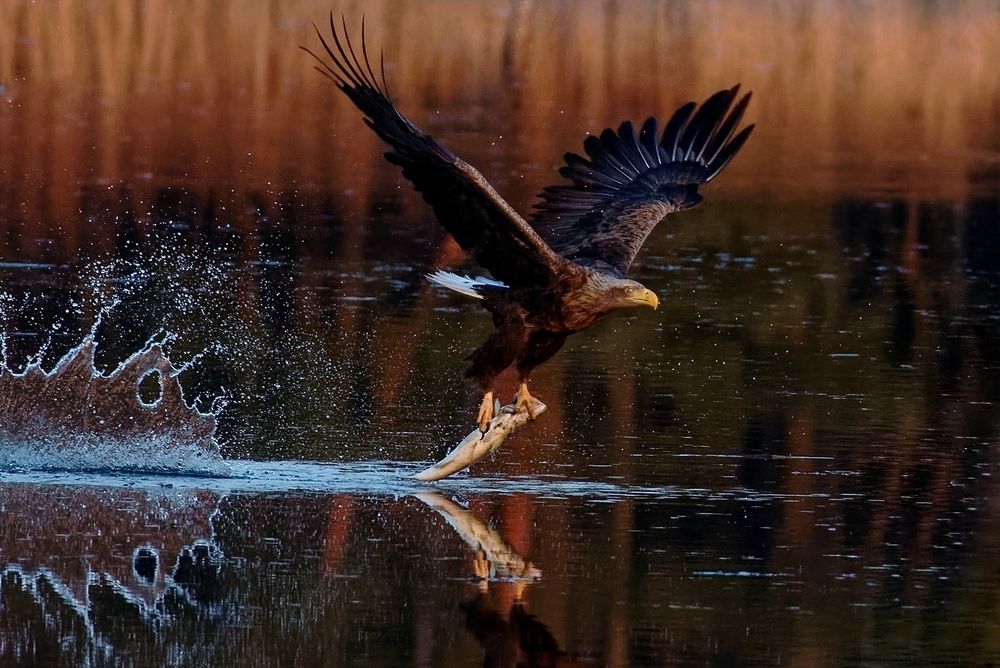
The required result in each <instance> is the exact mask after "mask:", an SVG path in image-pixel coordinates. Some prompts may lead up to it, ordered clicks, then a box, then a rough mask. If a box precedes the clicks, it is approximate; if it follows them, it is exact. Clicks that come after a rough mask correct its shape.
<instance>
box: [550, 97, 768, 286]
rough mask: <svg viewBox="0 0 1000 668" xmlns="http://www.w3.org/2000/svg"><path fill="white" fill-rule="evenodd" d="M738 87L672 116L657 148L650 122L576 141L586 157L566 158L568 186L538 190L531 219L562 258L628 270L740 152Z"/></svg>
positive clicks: (691, 104) (742, 133) (743, 104)
mask: <svg viewBox="0 0 1000 668" xmlns="http://www.w3.org/2000/svg"><path fill="white" fill-rule="evenodd" d="M738 93H739V86H734V87H733V88H730V89H728V90H722V91H719V92H717V93H715V94H714V95H712V96H711V97H709V98H708V99H707V100H705V102H704V103H702V105H701V106H700V107H699V106H698V105H697V104H695V103H694V102H688V103H687V104H685V105H683V106H681V107H680V108H679V109H677V111H675V112H674V114H673V116H671V118H670V120H669V121H668V122H667V125H666V127H665V128H664V130H663V136H662V138H661V139H660V140H659V142H657V139H656V126H657V122H656V119H655V118H649V119H647V120H646V122H645V123H643V124H642V129H641V130H640V131H639V135H638V136H636V133H635V128H634V126H633V125H632V123H631V122H628V121H626V122H625V123H622V124H621V126H620V127H619V128H618V132H617V133H615V132H614V131H613V130H611V129H610V128H608V129H606V130H604V131H603V132H601V134H600V135H597V136H594V135H591V136H588V137H587V138H586V140H584V142H583V149H584V152H585V153H586V154H587V158H584V157H581V156H579V155H577V154H575V153H567V154H566V165H565V166H564V167H563V168H561V169H560V170H559V173H560V174H561V175H562V176H564V177H566V178H567V179H569V180H570V181H571V182H572V183H571V184H566V185H557V186H551V187H548V188H545V189H544V190H543V191H542V193H541V201H540V202H539V203H538V204H537V205H536V209H535V211H534V213H533V215H532V217H531V221H532V224H533V226H534V227H535V229H536V230H538V232H539V234H541V236H542V238H544V239H545V240H546V241H547V242H548V243H549V244H550V245H551V246H552V248H553V249H555V250H556V252H558V253H560V254H562V255H563V256H564V257H566V258H568V259H570V260H573V261H576V262H581V263H584V264H595V263H596V264H601V265H608V266H610V267H612V268H613V269H615V270H617V271H618V272H622V273H623V272H625V271H626V270H628V268H629V266H630V265H631V264H632V261H633V260H634V259H635V256H636V254H637V253H638V252H639V249H640V248H641V247H642V244H643V242H644V241H645V240H646V237H647V236H649V233H650V232H651V231H652V230H653V228H654V227H655V226H656V224H657V223H659V222H660V221H661V220H663V218H664V217H665V216H667V215H668V214H670V213H672V212H674V211H679V210H681V209H688V208H690V207H692V206H695V205H696V204H698V202H700V201H701V195H699V194H698V186H700V185H702V184H704V183H708V182H709V181H711V180H712V179H713V178H715V177H716V175H718V173H719V172H720V171H722V169H723V168H724V167H725V166H726V165H727V164H728V163H729V161H730V160H731V159H732V158H733V156H734V155H736V152H737V151H739V150H740V147H742V146H743V143H744V142H745V141H746V139H747V137H748V136H749V135H750V132H751V131H752V130H753V126H752V125H750V126H747V127H746V128H744V129H742V130H740V131H739V132H738V133H737V134H736V135H735V136H733V132H734V131H735V129H736V127H737V125H739V122H740V120H741V119H742V118H743V112H744V111H745V110H746V107H747V103H748V102H749V101H750V94H749V93H747V94H746V95H744V96H743V97H742V98H741V99H740V100H739V101H738V102H737V103H736V105H735V106H733V102H734V101H735V100H736V96H737V94H738Z"/></svg>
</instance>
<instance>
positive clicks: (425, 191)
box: [302, 14, 572, 288]
mask: <svg viewBox="0 0 1000 668" xmlns="http://www.w3.org/2000/svg"><path fill="white" fill-rule="evenodd" d="M343 29H344V30H343V34H342V35H341V34H339V33H338V30H337V27H336V25H335V24H334V21H333V14H331V15H330V31H331V33H332V38H333V48H331V46H330V44H329V43H328V42H327V41H326V40H325V39H324V38H323V35H322V34H320V32H319V29H318V28H317V29H316V34H317V35H319V39H320V42H322V44H323V48H324V49H325V50H326V54H327V55H328V56H329V58H330V61H329V62H328V61H326V60H325V59H323V58H320V57H319V56H317V55H316V54H315V53H313V52H312V51H310V50H309V49H307V48H305V47H302V48H303V50H305V51H306V52H308V53H309V54H310V55H311V56H313V57H314V58H315V59H316V60H317V61H319V64H320V67H317V68H316V69H317V70H319V71H320V73H322V74H324V75H325V76H326V77H328V78H329V79H330V80H332V81H333V82H334V84H335V85H336V86H337V87H338V88H340V90H342V91H343V92H344V93H345V94H346V95H347V97H348V98H350V100H351V102H353V103H354V104H355V106H357V107H358V109H360V110H361V112H362V113H364V115H365V123H367V124H368V126H369V127H370V128H371V129H372V130H374V131H375V134H377V135H378V136H379V137H380V138H381V139H382V140H384V141H385V142H387V143H388V144H389V145H390V146H392V150H391V151H389V152H388V153H386V154H385V157H386V158H387V159H388V160H389V162H392V163H394V164H396V165H399V166H400V167H402V169H403V176H405V177H406V178H407V179H409V180H410V181H411V182H412V183H413V185H414V186H415V187H416V189H417V190H418V191H420V193H421V194H422V195H423V197H424V199H425V200H426V201H427V202H428V203H429V204H430V205H431V207H432V208H433V209H434V213H435V214H436V215H437V217H438V220H440V221H441V223H442V224H443V225H444V227H445V229H447V230H448V232H450V233H451V235H452V236H453V237H455V240H456V241H457V242H458V244H459V245H460V246H461V247H462V248H463V249H465V250H466V251H467V252H469V253H470V254H471V255H472V256H473V257H474V258H475V259H476V261H477V262H478V263H479V264H480V265H482V266H483V267H485V268H486V269H488V270H489V271H490V273H491V274H493V276H494V277H496V278H497V279H499V280H501V281H503V282H504V283H506V284H507V285H509V286H511V287H514V288H516V287H523V286H531V287H541V286H545V285H547V284H550V283H551V282H553V281H554V280H557V278H558V273H559V271H560V270H562V271H565V270H566V269H568V268H569V267H571V266H572V265H571V264H570V263H569V262H567V261H566V260H565V258H563V257H561V256H560V255H558V254H557V253H555V252H554V251H553V250H552V249H551V248H550V247H549V246H548V245H547V244H546V243H545V241H543V240H542V238H541V237H540V236H539V235H538V233H536V232H535V230H534V229H532V227H531V226H530V225H528V223H527V222H526V221H525V220H524V219H523V218H522V217H521V216H520V215H518V214H517V212H515V211H514V210H513V209H512V208H511V207H510V205H509V204H507V202H506V201H504V199H503V198H502V197H500V195H499V194H498V193H497V191H496V190H494V189H493V186H491V185H490V184H489V183H488V182H487V181H486V179H485V178H483V175H482V174H480V173H479V172H478V171H477V170H476V169H475V168H474V167H472V166H471V165H469V164H468V163H466V162H465V161H463V160H461V159H460V158H458V157H457V156H455V155H454V154H453V153H451V152H450V151H449V150H448V149H446V148H444V147H443V146H441V145H440V144H438V143H437V142H436V141H434V139H433V138H432V137H430V136H429V135H426V134H424V133H423V132H421V131H420V130H419V129H418V128H417V127H416V126H415V125H413V123H411V122H410V121H409V120H408V119H407V118H406V117H405V116H403V115H402V114H401V113H399V111H398V110H397V109H396V107H395V106H394V105H393V103H392V100H391V99H390V98H389V96H388V94H387V92H386V90H387V88H386V85H385V71H384V68H383V70H382V72H381V74H382V76H381V80H382V82H381V85H380V84H379V81H378V77H376V76H375V73H374V71H373V70H372V66H371V63H370V61H369V59H368V50H367V48H366V46H365V35H364V22H362V24H361V58H358V54H357V52H355V50H354V48H353V46H352V45H351V41H350V37H349V36H348V34H347V26H346V23H345V24H344V25H343Z"/></svg>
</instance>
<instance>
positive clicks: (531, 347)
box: [514, 330, 566, 418]
mask: <svg viewBox="0 0 1000 668" xmlns="http://www.w3.org/2000/svg"><path fill="white" fill-rule="evenodd" d="M565 342H566V335H565V334H555V333H552V332H546V331H543V330H535V331H534V332H532V333H531V335H530V336H528V343H527V344H526V345H525V346H524V350H523V351H521V354H520V355H518V357H517V378H518V381H519V382H520V386H519V387H518V390H517V400H516V402H515V404H514V411H515V412H517V411H522V410H524V411H527V412H528V415H529V416H530V417H532V418H534V417H535V401H537V400H536V399H535V397H533V396H531V393H530V392H528V376H529V375H531V371H532V370H533V369H534V368H535V367H537V366H538V365H540V364H542V363H543V362H546V361H548V360H549V358H551V357H552V356H553V355H555V354H556V353H557V352H559V349H560V348H562V345H563V343H565Z"/></svg>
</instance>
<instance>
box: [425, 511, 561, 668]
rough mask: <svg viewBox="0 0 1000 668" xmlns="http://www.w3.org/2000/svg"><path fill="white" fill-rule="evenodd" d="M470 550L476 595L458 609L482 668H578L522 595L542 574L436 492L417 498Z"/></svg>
mask: <svg viewBox="0 0 1000 668" xmlns="http://www.w3.org/2000/svg"><path fill="white" fill-rule="evenodd" d="M415 496H416V497H417V498H418V499H420V500H421V501H423V502H424V503H425V504H427V505H428V506H430V507H431V508H433V509H434V510H435V511H437V513H438V514H439V515H441V517H443V518H444V520H445V521H446V522H447V523H448V524H449V525H450V526H451V527H452V528H453V529H454V530H455V531H456V533H458V535H459V536H461V538H462V540H464V541H465V542H466V543H467V544H468V545H469V547H470V548H471V550H472V576H473V578H474V579H475V582H476V591H475V594H474V595H473V596H472V597H471V598H469V599H467V600H465V601H463V602H462V603H461V609H462V611H463V612H464V613H465V625H466V628H468V630H469V632H470V633H472V635H473V636H474V637H475V638H476V640H477V641H478V642H479V644H480V645H482V647H483V650H484V651H485V653H486V656H485V659H484V661H483V665H485V666H577V665H581V664H580V663H579V662H578V661H577V660H576V659H575V658H574V657H573V656H572V655H570V654H568V653H566V652H563V651H562V650H560V649H559V643H558V641H557V640H556V638H555V636H554V635H553V634H552V632H551V631H550V630H549V628H548V627H547V626H546V625H545V623H544V622H542V621H541V620H540V619H538V617H536V616H535V615H533V614H531V613H530V612H528V609H527V603H526V601H525V600H524V594H525V591H526V589H527V587H528V586H529V585H530V584H531V583H532V582H535V581H537V580H539V579H541V577H542V571H541V570H540V569H538V568H537V567H536V566H534V565H533V564H532V563H531V562H530V561H528V560H527V559H525V558H524V557H523V556H521V555H520V554H518V553H517V551H516V550H514V548H513V547H511V545H510V544H509V543H508V542H507V541H506V540H504V538H503V536H502V535H501V534H500V532H498V531H497V530H496V529H491V528H489V527H488V526H487V525H486V524H485V523H484V522H483V521H482V520H481V519H479V518H478V517H476V515H475V513H473V512H471V511H469V510H466V509H465V508H463V507H462V506H460V505H459V504H457V503H455V502H454V501H452V500H450V499H447V498H445V497H444V496H442V495H441V494H438V493H437V492H418V493H417V494H416V495H415Z"/></svg>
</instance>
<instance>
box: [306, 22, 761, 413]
mask: <svg viewBox="0 0 1000 668" xmlns="http://www.w3.org/2000/svg"><path fill="white" fill-rule="evenodd" d="M316 33H317V35H319V39H320V42H321V43H322V46H323V49H324V50H325V52H326V56H328V59H327V58H321V57H319V56H317V55H316V54H314V53H313V52H312V51H310V50H309V49H306V48H305V47H303V48H304V49H305V50H306V51H307V52H308V53H309V54H310V55H312V56H313V57H314V58H315V59H316V61H317V62H318V64H319V65H318V67H317V68H316V69H317V70H319V72H320V73H321V74H323V75H325V76H326V77H328V78H329V79H330V80H331V81H333V83H334V84H335V85H336V86H337V87H338V88H339V89H340V90H341V91H342V92H343V93H344V94H345V95H347V97H348V98H349V99H350V100H351V102H353V103H354V105H355V106H357V107H358V109H359V110H360V111H361V112H362V113H363V114H364V116H365V122H366V123H367V124H368V126H369V127H370V128H371V129H372V130H374V132H375V134H377V135H378V136H379V137H380V138H381V139H382V140H384V141H385V142H386V143H387V144H389V146H390V147H391V150H390V151H389V152H388V153H386V154H385V156H386V158H387V159H388V160H389V162H391V163H393V164H395V165H398V166H399V167H401V168H402V170H403V176H405V177H406V178H407V179H409V180H410V181H411V182H412V183H413V185H414V187H415V188H416V189H417V190H418V191H420V193H421V194H422V195H423V197H424V199H425V200H426V201H427V202H428V204H430V205H431V208H433V209H434V213H435V214H436V215H437V218H438V220H439V221H440V222H441V224H442V225H443V226H444V227H445V229H446V230H447V231H448V232H449V233H450V234H451V235H452V236H453V237H454V238H455V240H456V241H457V242H458V244H459V245H460V246H461V247H462V248H463V249H464V250H465V251H466V252H467V253H469V254H470V255H472V257H473V258H474V259H475V260H476V262H477V263H478V264H479V265H480V266H482V267H483V268H484V269H486V270H487V271H489V273H490V274H491V275H492V278H487V277H475V278H469V277H465V276H459V275H457V274H453V273H449V272H444V271H438V272H435V273H433V274H431V275H430V276H429V277H428V278H430V280H432V281H433V282H435V283H437V284H438V285H441V286H443V287H446V288H449V289H452V290H455V291H457V292H459V293H462V294H465V295H467V296H469V297H473V298H475V299H478V300H479V301H480V303H481V304H482V306H483V308H485V309H486V310H487V311H489V313H490V314H491V315H492V317H493V324H494V325H495V326H496V331H495V332H494V333H493V334H492V335H491V336H490V337H489V338H488V339H487V340H486V342H485V343H484V344H483V345H482V346H480V347H479V348H478V349H477V350H476V351H475V352H473V353H472V355H471V356H470V359H471V361H472V364H471V366H470V367H469V368H468V369H467V370H466V372H465V375H466V377H467V378H470V379H472V380H473V381H474V382H475V383H476V384H477V385H478V386H479V388H480V389H481V390H482V392H483V399H482V402H481V404H480V407H479V414H478V416H477V422H478V424H479V428H480V430H481V431H483V432H486V431H487V430H488V429H489V423H490V420H491V419H492V417H493V413H494V411H495V408H494V396H493V395H494V392H495V386H496V379H497V376H499V375H500V373H501V372H503V371H504V370H505V369H506V368H508V367H510V366H513V367H514V368H515V369H516V371H517V377H518V382H519V389H518V392H517V398H516V406H515V408H516V410H519V411H520V410H525V411H527V412H528V413H529V414H531V413H532V411H533V406H534V403H535V400H534V398H533V397H531V395H530V394H529V392H528V377H529V375H530V374H531V372H532V370H533V369H535V368H536V367H537V366H539V365H541V364H542V363H544V362H546V361H547V360H549V359H550V358H551V357H552V356H553V355H555V354H556V353H557V352H558V351H559V349H560V348H561V347H562V345H563V343H564V342H565V341H566V337H567V336H569V335H570V334H573V333H575V332H579V331H582V330H584V329H587V328H588V327H590V326H591V325H592V324H594V322H596V321H597V319H598V318H600V317H602V316H604V315H606V314H608V313H611V312H613V311H616V310H618V309H622V308H628V307H637V306H641V307H650V308H656V307H657V306H658V304H659V299H658V298H657V296H656V294H654V293H653V292H652V291H651V290H649V289H647V288H646V287H645V286H643V285H642V284H641V283H638V282H637V281H633V280H630V279H627V278H625V273H626V272H627V271H628V269H629V267H630V266H631V265H632V261H633V260H634V259H635V256H636V254H637V253H638V252H639V249H640V248H642V245H643V243H644V242H645V240H646V238H647V237H648V236H649V234H650V233H651V232H652V231H653V228H654V227H655V226H656V225H657V223H659V222H660V221H661V220H663V219H664V218H665V217H666V216H667V215H668V214H670V213H673V212H676V211H682V210H684V209H689V208H691V207H693V206H695V205H697V204H698V203H699V202H700V201H701V199H702V197H701V195H700V194H699V192H698V189H699V187H700V186H702V185H704V184H706V183H708V182H709V181H711V180H712V179H713V178H715V177H716V176H717V175H718V174H719V173H720V172H721V171H722V169H723V168H724V167H725V166H726V165H727V164H728V163H729V161H730V160H731V159H732V158H733V157H734V156H735V155H736V153H737V152H738V151H739V150H740V148H741V147H742V146H743V143H744V142H745V141H746V139H747V137H749V135H750V132H751V130H752V129H753V126H752V125H750V126H746V127H744V128H742V129H740V128H739V125H740V121H741V119H742V118H743V112H744V111H745V110H746V107H747V104H748V103H749V101H750V95H749V94H746V95H744V96H742V97H740V98H739V99H737V98H738V93H739V86H734V87H733V88H730V89H728V90H721V91H719V92H717V93H715V94H714V95H712V96H711V97H709V98H708V99H707V100H705V102H703V103H702V104H701V105H700V106H699V105H698V104H696V103H694V102H688V103H687V104H685V105H683V106H681V107H680V108H679V109H677V111H676V112H674V114H673V115H672V116H671V117H670V119H669V120H668V121H667V123H666V126H665V127H664V129H663V131H662V133H661V132H660V131H659V130H658V121H657V119H656V118H655V117H652V118H649V119H647V120H646V121H645V122H644V123H643V124H642V127H641V128H640V129H639V131H638V133H637V132H636V129H635V126H634V125H633V124H632V122H631V121H625V122H624V123H622V124H621V126H620V127H619V128H618V131H617V132H616V131H614V130H612V129H611V128H608V129H606V130H604V131H603V132H601V134H600V135H599V136H593V135H592V136H588V137H587V138H586V140H585V141H584V144H583V148H584V151H585V152H586V154H587V157H586V158H584V157H582V156H580V155H577V154H575V153H567V154H566V156H565V159H566V165H565V166H563V167H562V169H560V170H559V173H560V174H561V175H562V176H563V177H565V178H567V179H569V182H568V183H563V184H559V185H555V186H550V187H548V188H545V189H544V190H543V191H542V193H541V195H540V201H539V202H538V204H537V205H536V208H535V211H534V212H533V213H532V215H531V216H530V221H529V220H525V218H523V217H521V216H520V215H519V214H518V213H517V212H515V211H514V209H513V208H511V206H510V205H509V204H508V203H507V202H506V201H505V200H504V199H503V198H502V197H501V196H500V194H499V193H498V192H497V191H496V190H494V188H493V186H491V185H490V183H489V182H488V181H487V180H486V179H485V178H484V177H483V175H482V174H480V173H479V172H478V171H477V170H476V169H475V168H474V167H472V166H471V165H469V164H468V163H466V162H465V161H464V160H462V159H461V158H459V157H458V156H456V155H455V154H454V153H452V152H451V151H449V150H448V149H446V148H445V147H443V146H442V145H441V144H439V143H438V142H437V141H435V140H434V139H433V138H432V137H430V136H429V135H427V134H424V133H423V132H422V131H421V130H420V129H418V128H417V127H416V126H415V125H414V124H413V123H411V122H410V121H409V120H408V119H407V118H406V117H404V116H403V115H402V114H401V113H400V112H399V110H397V109H396V107H395V105H394V104H393V102H392V100H391V99H390V97H389V95H388V92H387V91H388V86H387V84H386V80H385V71H384V67H383V68H382V72H381V77H379V76H376V74H375V71H374V70H373V68H372V65H371V62H370V60H369V58H368V49H367V45H366V43H365V33H364V23H362V28H361V41H360V50H355V48H354V47H353V45H352V43H351V38H350V35H349V34H348V32H347V25H346V21H344V22H343V30H338V28H337V26H336V25H335V24H334V21H333V15H332V14H331V15H330V33H331V35H330V36H331V38H332V41H331V42H328V41H327V40H326V39H325V38H324V37H323V35H322V34H321V33H320V32H319V29H318V28H317V30H316Z"/></svg>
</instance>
